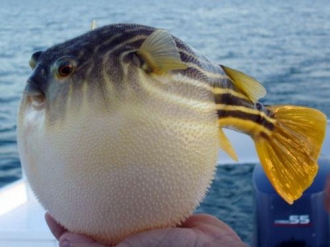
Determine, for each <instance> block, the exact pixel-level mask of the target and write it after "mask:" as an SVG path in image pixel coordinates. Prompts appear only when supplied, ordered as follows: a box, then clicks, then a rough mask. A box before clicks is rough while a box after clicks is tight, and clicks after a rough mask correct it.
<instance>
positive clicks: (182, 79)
mask: <svg viewBox="0 0 330 247" xmlns="http://www.w3.org/2000/svg"><path fill="white" fill-rule="evenodd" d="M30 66H31V67H32V69H33V73H32V75H31V76H30V78H29V79H28V81H27V85H26V88H25V93H24V95H23V98H22V102H21V106H20V111H19V118H18V144H19V153H20V157H21V161H22V165H23V168H24V171H25V173H26V175H27V178H28V181H29V183H30V185H31V187H32V190H33V191H34V193H35V194H36V196H37V198H38V199H39V200H40V202H41V204H42V205H43V206H44V207H45V209H46V210H48V211H49V212H50V213H51V215H52V216H53V217H54V218H55V219H56V220H57V221H58V222H59V223H60V224H62V225H63V226H65V227H66V228H67V229H69V230H70V231H73V232H77V233H82V234H87V235H89V236H91V237H93V238H95V239H97V240H99V241H102V242H104V243H117V242H119V241H120V240H122V239H123V238H125V237H127V236H129V235H131V234H133V233H136V232H139V231H144V230H148V229H154V228H160V227H170V226H176V225H177V224H179V223H180V222H182V221H183V220H184V219H185V218H186V217H188V216H189V215H190V214H191V213H192V212H193V210H194V209H195V207H196V206H197V205H198V204H199V202H200V201H201V200H202V198H203V197H204V195H205V192H206V190H207V188H208V187H209V185H210V182H211V180H212V178H213V173H214V170H215V164H216V158H217V153H218V146H219V143H220V147H221V148H223V149H224V150H225V151H226V152H227V153H228V154H229V155H231V156H232V157H233V158H235V159H236V155H235V152H234V150H233V148H232V147H231V145H230V142H229V141H228V139H227V138H226V136H225V135H224V133H223V131H222V127H227V128H233V129H236V130H239V131H242V132H244V133H246V134H249V135H250V136H251V137H252V138H253V139H254V140H255V142H256V147H257V150H258V154H259V156H260V158H261V162H262V164H263V166H264V167H265V169H266V171H267V175H268V177H269V178H270V181H271V182H272V183H273V185H274V187H275V188H276V190H277V191H278V193H279V194H280V195H281V196H282V197H283V198H284V199H285V200H287V201H288V202H289V203H292V202H293V200H296V199H297V198H298V197H300V195H301V193H302V191H303V190H305V189H306V188H307V187H308V186H309V185H310V183H311V182H312V180H313V178H314V176H315V173H316V171H317V164H316V160H317V157H318V155H319V151H320V147H321V143H322V141H323V138H324V131H325V122H326V118H325V117H324V115H323V114H322V113H320V112H318V111H317V110H314V109H309V108H302V107H294V106H273V107H265V106H262V105H261V104H260V103H258V102H257V100H258V99H259V98H260V97H263V96H264V95H265V90H264V88H263V87H262V85H261V84H259V83H258V82H256V81H255V80H254V79H252V78H250V77H248V76H246V75H244V74H243V73H241V72H238V71H236V70H233V69H230V68H228V67H225V66H220V65H217V64H214V63H212V62H210V61H209V60H207V59H206V58H205V57H203V56H201V55H198V54H197V53H196V52H194V51H193V50H192V49H191V48H189V47H188V46H187V45H185V44H184V43H183V42H182V41H180V40H178V39H176V38H175V37H173V36H171V35H170V34H169V33H168V32H167V31H165V30H159V29H154V28H151V27H146V26H140V25H129V24H116V25H109V26H105V27H102V28H99V29H96V30H93V31H90V32H88V33H86V34H84V35H82V36H79V37H77V38H75V39H72V40H69V41H67V42H64V43H62V44H59V45H56V46H53V47H51V48H49V49H48V50H46V51H44V52H36V53H35V54H33V56H32V58H31V60H30ZM291 119H295V121H294V122H293V121H292V120H291ZM302 125H303V127H299V126H302ZM310 126H313V127H314V132H313V134H311V133H310V131H309V132H308V131H306V130H307V129H308V127H310ZM315 126H316V127H315ZM283 136H284V137H283ZM297 136H298V137H299V138H298V139H301V140H297V138H296V137H297ZM219 137H220V142H219ZM282 144H283V145H282ZM292 154H295V155H296V156H297V158H296V160H295V159H292V158H291V157H292ZM301 161H303V163H301ZM290 162H291V163H293V164H292V168H289V169H288V168H287V164H288V163H290ZM283 164H284V165H283ZM306 174H307V175H306ZM283 176H284V177H283ZM297 178H299V179H300V180H299V183H296V182H295V181H296V180H297Z"/></svg>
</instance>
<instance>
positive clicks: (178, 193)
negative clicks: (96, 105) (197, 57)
mask: <svg viewBox="0 0 330 247" xmlns="http://www.w3.org/2000/svg"><path fill="white" fill-rule="evenodd" d="M158 103H159V102H158ZM156 105H157V107H155V105H154V104H152V103H148V104H143V105H134V106H133V105H132V104H129V103H127V105H124V106H122V108H120V110H118V111H114V112H112V113H111V114H110V115H105V114H104V113H101V112H100V111H98V110H95V109H93V108H91V107H85V108H84V109H81V110H80V111H77V112H70V114H67V117H66V118H65V120H64V121H65V123H59V124H55V125H54V126H47V125H46V124H45V122H44V121H45V117H44V112H42V111H40V112H34V111H33V109H32V110H31V107H26V108H25V107H22V108H21V114H20V116H21V117H20V120H19V124H18V142H19V152H20V156H21V161H22V165H23V167H24V171H25V173H26V175H27V178H28V181H29V182H30V184H31V187H32V189H33V191H34V192H35V194H36V195H37V197H38V199H39V200H40V202H41V203H42V205H43V206H44V207H45V209H46V210H48V211H49V212H50V213H51V214H52V215H53V217H54V218H55V219H56V220H57V221H58V222H59V223H61V224H62V225H63V226H65V227H66V228H68V229H69V230H71V231H74V232H78V233H84V234H87V235H90V236H92V237H94V238H97V239H99V240H101V241H104V242H106V243H115V242H118V241H120V240H121V239H123V238H125V237H127V236H128V235H130V234H132V233H135V232H138V231H141V230H147V229H153V228H158V227H167V226H175V225H176V224H178V223H180V222H181V221H182V220H184V219H185V218H186V217H188V216H189V215H190V214H191V213H192V212H193V210H194V209H195V207H196V206H197V205H198V204H199V202H200V201H201V200H202V198H203V197H204V195H205V192H206V190H207V188H208V187H209V185H210V182H211V180H212V178H213V173H214V171H215V165H216V159H217V153H218V141H219V140H218V129H217V126H216V121H217V117H216V114H215V112H214V111H213V108H214V104H213V103H212V102H210V103H209V104H204V109H203V110H196V109H190V110H187V109H186V107H183V106H177V107H176V108H175V107H174V108H175V109H173V107H172V106H171V107H169V106H165V105H164V106H161V107H159V104H156ZM29 109H30V110H29Z"/></svg>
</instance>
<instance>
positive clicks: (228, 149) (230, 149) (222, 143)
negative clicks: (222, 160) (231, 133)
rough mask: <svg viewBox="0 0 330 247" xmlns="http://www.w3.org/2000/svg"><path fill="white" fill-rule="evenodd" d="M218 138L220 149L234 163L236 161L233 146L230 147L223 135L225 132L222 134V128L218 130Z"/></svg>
mask: <svg viewBox="0 0 330 247" xmlns="http://www.w3.org/2000/svg"><path fill="white" fill-rule="evenodd" d="M219 138H220V148H221V149H222V150H223V151H225V152H226V153H227V154H228V155H229V156H230V158H232V159H233V160H235V161H238V158H237V155H236V152H235V150H234V148H233V146H232V145H231V143H230V141H229V139H228V138H227V136H226V135H225V132H223V129H222V128H219Z"/></svg>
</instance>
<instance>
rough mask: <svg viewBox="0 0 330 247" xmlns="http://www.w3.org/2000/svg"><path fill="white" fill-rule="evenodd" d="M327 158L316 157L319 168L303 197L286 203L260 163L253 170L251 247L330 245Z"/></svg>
mask: <svg viewBox="0 0 330 247" xmlns="http://www.w3.org/2000/svg"><path fill="white" fill-rule="evenodd" d="M328 174H330V160H328V159H320V160H319V171H318V174H317V176H316V178H315V180H314V182H313V184H312V185H311V186H310V187H309V188H308V189H307V190H306V191H305V192H304V194H303V196H302V197H301V198H299V199H298V200H297V201H295V202H294V203H293V205H289V204H288V203H286V202H285V201H284V200H283V199H282V198H281V197H280V196H279V195H278V194H277V193H276V192H275V190H274V188H273V187H272V185H271V184H270V182H269V180H268V179H267V177H266V174H265V173H264V171H263V168H262V167H261V165H257V166H256V167H255V168H254V171H253V185H254V189H255V203H256V204H255V217H256V220H255V223H256V226H255V231H254V238H253V246H254V247H330V236H329V235H330V227H329V223H330V220H329V215H328V214H327V212H326V211H325V208H324V188H325V184H326V178H327V175H328Z"/></svg>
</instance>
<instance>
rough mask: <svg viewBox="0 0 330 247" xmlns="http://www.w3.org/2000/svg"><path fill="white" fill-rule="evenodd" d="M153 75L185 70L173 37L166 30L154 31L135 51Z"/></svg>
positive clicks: (185, 66)
mask: <svg viewBox="0 0 330 247" xmlns="http://www.w3.org/2000/svg"><path fill="white" fill-rule="evenodd" d="M136 53H137V55H139V56H141V57H142V58H143V59H144V60H145V61H146V64H147V65H148V67H149V68H150V69H151V71H152V72H153V73H156V74H161V73H166V72H168V71H171V70H178V69H186V68H187V65H186V64H185V63H184V62H182V61H181V58H180V54H179V51H178V48H177V47H176V44H175V41H174V40H173V37H172V36H171V35H170V34H169V32H167V31H166V30H160V29H159V30H156V31H154V32H153V33H152V34H151V35H150V36H149V37H148V38H146V40H145V41H144V42H143V43H142V45H141V47H140V48H139V49H138V50H137V52H136Z"/></svg>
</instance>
